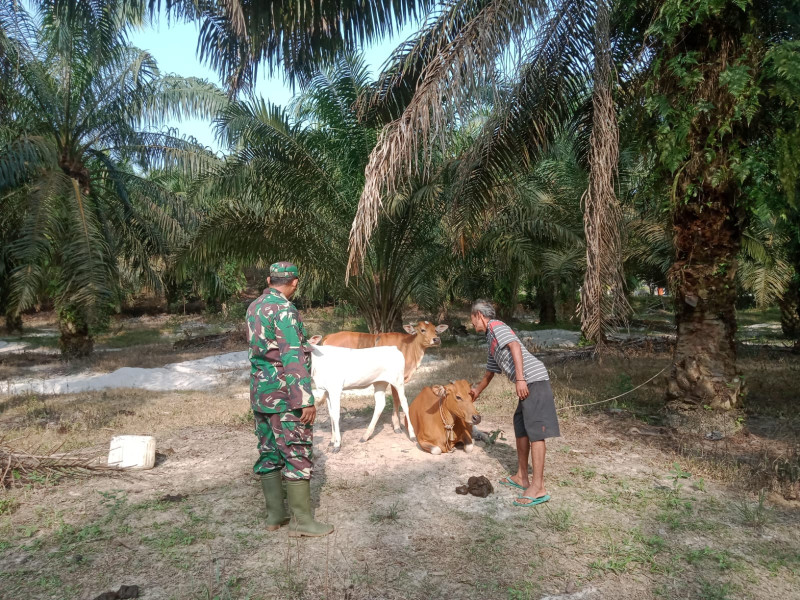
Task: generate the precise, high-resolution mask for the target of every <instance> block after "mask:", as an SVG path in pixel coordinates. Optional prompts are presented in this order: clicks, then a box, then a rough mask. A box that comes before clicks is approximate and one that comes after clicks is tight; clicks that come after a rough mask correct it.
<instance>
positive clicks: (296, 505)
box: [286, 479, 333, 537]
mask: <svg viewBox="0 0 800 600" xmlns="http://www.w3.org/2000/svg"><path fill="white" fill-rule="evenodd" d="M286 497H287V498H288V499H289V509H290V510H291V511H292V520H291V522H290V523H289V537H302V536H308V537H322V536H324V535H328V534H329V533H331V532H332V531H333V525H328V524H327V523H318V522H317V521H315V520H314V517H312V516H311V482H310V481H309V480H308V479H299V480H296V481H287V482H286Z"/></svg>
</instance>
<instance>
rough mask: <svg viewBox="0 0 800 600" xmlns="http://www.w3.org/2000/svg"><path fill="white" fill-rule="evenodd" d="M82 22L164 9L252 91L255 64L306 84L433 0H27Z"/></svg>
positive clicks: (225, 73)
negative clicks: (189, 24) (194, 27)
mask: <svg viewBox="0 0 800 600" xmlns="http://www.w3.org/2000/svg"><path fill="white" fill-rule="evenodd" d="M32 4H33V5H35V6H40V7H45V6H49V7H51V8H52V10H53V12H54V13H56V14H58V15H61V16H62V17H63V18H65V19H67V20H69V21H70V22H71V23H74V24H77V25H78V26H80V27H83V28H86V27H88V26H97V24H98V17H99V16H103V15H122V16H124V17H125V18H127V19H129V20H132V21H141V19H142V17H143V15H145V14H148V13H149V14H150V15H151V16H152V15H154V14H155V13H156V12H157V11H160V10H162V9H163V10H164V11H165V13H166V14H167V15H168V16H169V18H173V19H182V20H188V21H194V22H196V23H197V24H198V25H199V39H198V46H197V48H198V55H199V57H200V59H201V60H204V61H206V62H207V63H208V64H209V65H210V66H212V68H214V69H216V70H217V72H218V73H219V75H220V78H221V80H222V81H223V82H224V83H225V85H226V87H228V88H229V89H230V90H231V91H238V90H243V89H247V88H251V87H252V84H253V82H254V81H255V79H256V76H257V74H258V69H259V66H260V65H262V64H263V65H265V66H266V68H267V69H268V70H269V72H270V74H272V73H273V72H275V70H276V69H281V70H283V72H284V73H285V74H286V75H287V76H288V77H289V78H290V79H291V80H292V81H293V82H297V81H307V80H308V79H309V78H310V77H312V76H313V74H314V73H315V72H316V71H317V69H318V68H319V67H321V66H324V65H328V66H330V65H331V64H333V62H334V61H335V60H336V58H337V56H338V55H339V54H340V53H342V52H349V51H353V50H356V49H358V48H359V47H360V46H361V45H363V44H364V43H366V42H371V41H375V40H378V39H380V38H381V37H383V36H385V35H392V34H393V33H394V32H395V31H396V30H398V29H399V28H401V27H402V26H403V25H405V24H406V23H408V22H410V21H414V20H415V19H417V18H418V17H419V16H421V15H422V14H424V13H425V11H427V10H428V9H429V8H430V7H431V6H433V5H434V1H433V0H394V1H393V2H383V1H382V0H358V1H355V0H326V1H325V2H290V1H288V0H265V1H260V2H253V1H250V2H242V1H240V0H209V1H207V2H198V1H197V0H165V2H160V1H157V0H103V1H102V2H97V1H95V0H32Z"/></svg>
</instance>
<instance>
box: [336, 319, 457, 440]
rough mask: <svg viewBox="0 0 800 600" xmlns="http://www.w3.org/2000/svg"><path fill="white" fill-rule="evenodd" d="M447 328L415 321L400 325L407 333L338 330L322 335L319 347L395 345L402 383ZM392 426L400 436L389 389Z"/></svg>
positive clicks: (396, 407)
mask: <svg viewBox="0 0 800 600" xmlns="http://www.w3.org/2000/svg"><path fill="white" fill-rule="evenodd" d="M447 327H448V326H447V325H444V324H442V325H434V324H433V323H431V322H430V321H419V322H418V323H417V324H416V325H404V326H403V329H405V330H406V331H407V332H408V333H358V332H356V331H339V332H338V333H332V334H330V335H327V336H325V338H323V340H322V345H323V346H339V347H340V348H354V349H356V350H358V349H361V348H373V347H375V346H396V347H397V348H398V349H399V350H400V352H402V353H403V356H404V357H405V359H406V369H405V381H406V383H408V380H409V379H411V376H412V375H413V374H414V372H415V371H416V370H417V367H419V365H420V363H421V362H422V358H423V357H424V356H425V350H427V349H428V348H431V347H433V346H440V345H441V344H442V340H441V338H439V334H440V333H442V332H443V331H445V330H446V329H447ZM392 400H393V403H394V411H393V412H392V427H393V428H394V431H395V433H400V431H401V430H400V417H399V415H398V411H399V408H400V403H399V396H398V394H397V390H395V389H394V387H392Z"/></svg>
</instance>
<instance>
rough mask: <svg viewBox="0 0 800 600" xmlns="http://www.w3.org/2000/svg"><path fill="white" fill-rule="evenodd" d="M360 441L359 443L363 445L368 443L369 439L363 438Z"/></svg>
mask: <svg viewBox="0 0 800 600" xmlns="http://www.w3.org/2000/svg"><path fill="white" fill-rule="evenodd" d="M358 441H359V442H361V443H362V444H363V443H364V442H366V441H367V438H363V437H362V438H361V439H360V440H358Z"/></svg>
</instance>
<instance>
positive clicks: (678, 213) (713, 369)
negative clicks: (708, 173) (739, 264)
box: [667, 178, 743, 409]
mask: <svg viewBox="0 0 800 600" xmlns="http://www.w3.org/2000/svg"><path fill="white" fill-rule="evenodd" d="M695 180H697V179H695ZM700 180H701V181H705V182H709V181H710V179H705V178H700ZM734 202H735V199H734V195H733V193H732V192H731V190H729V189H724V188H720V187H714V186H713V184H711V183H705V184H704V185H703V187H702V189H701V191H700V193H699V194H698V196H697V197H696V198H695V199H694V201H691V202H681V203H677V204H676V206H675V209H674V213H673V227H674V233H675V249H676V260H675V263H674V264H673V266H672V268H671V272H670V276H671V278H672V280H673V282H674V284H675V289H676V294H675V321H676V325H677V330H678V339H677V344H676V346H675V353H674V355H673V362H672V369H671V372H670V375H669V382H668V388H667V398H668V400H671V401H672V402H673V403H677V404H678V405H684V404H685V405H689V406H692V405H693V406H708V407H710V408H715V409H731V408H735V407H737V406H738V405H739V402H740V396H741V393H742V388H743V381H742V378H741V376H740V374H739V372H738V371H737V370H736V342H735V339H734V336H735V334H736V312H735V308H734V303H735V301H736V285H735V280H734V278H735V275H736V255H737V253H738V251H739V245H740V242H741V226H740V223H739V220H738V218H737V215H736V214H735V209H734V206H735V203H734Z"/></svg>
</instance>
